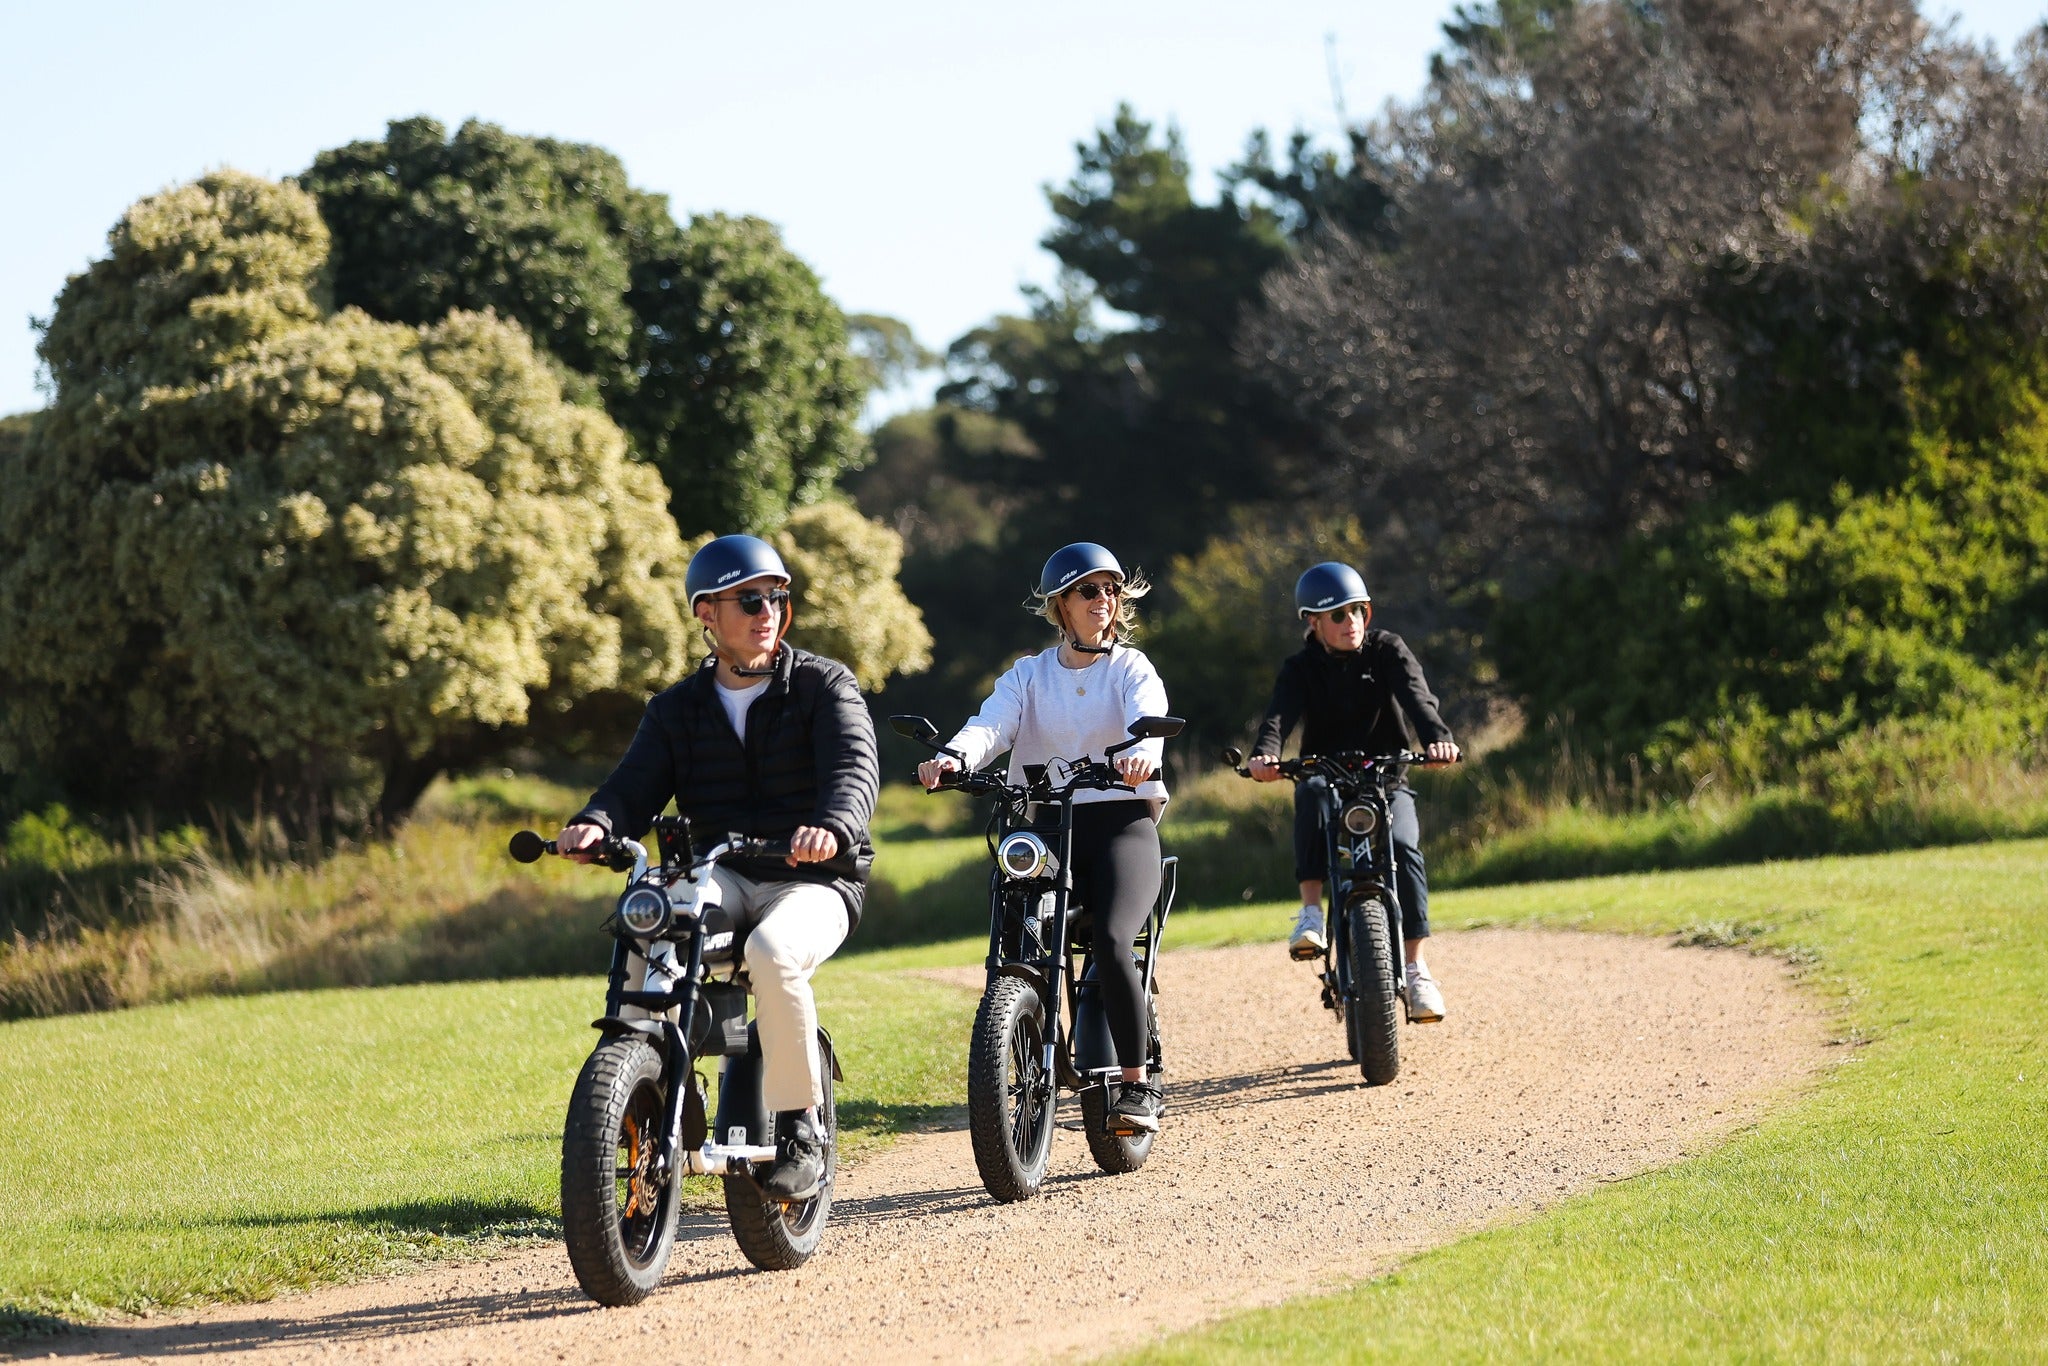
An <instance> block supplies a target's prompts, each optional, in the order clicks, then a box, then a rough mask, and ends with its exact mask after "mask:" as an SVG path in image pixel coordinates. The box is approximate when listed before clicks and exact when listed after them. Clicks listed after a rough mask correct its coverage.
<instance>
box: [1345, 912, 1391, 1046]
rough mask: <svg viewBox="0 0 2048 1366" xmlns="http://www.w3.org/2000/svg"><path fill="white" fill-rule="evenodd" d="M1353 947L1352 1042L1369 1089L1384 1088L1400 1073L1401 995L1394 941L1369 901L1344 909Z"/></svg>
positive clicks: (1384, 919) (1381, 915) (1384, 915)
mask: <svg viewBox="0 0 2048 1366" xmlns="http://www.w3.org/2000/svg"><path fill="white" fill-rule="evenodd" d="M1344 914H1345V915H1346V916H1347V917H1349V924H1348V925H1347V926H1346V927H1345V928H1346V930H1347V932H1348V936H1347V937H1348V938H1349V939H1350V941H1351V943H1350V946H1349V952H1350V954H1351V989H1352V990H1353V991H1354V992H1355V993H1356V994H1357V998H1356V999H1355V1000H1354V1001H1352V1002H1351V1022H1352V1023H1351V1029H1352V1033H1351V1039H1352V1042H1353V1044H1354V1045H1355V1046H1356V1047H1355V1056H1356V1058H1357V1060H1358V1070H1359V1071H1360V1072H1361V1073H1363V1074H1364V1075H1365V1084H1366V1085H1367V1086H1385V1085H1386V1084H1387V1083H1388V1082H1390V1081H1392V1080H1393V1079H1394V1078H1395V1077H1397V1076H1399V1075H1400V1072H1401V1035H1400V1032H1399V1030H1400V1026H1399V1021H1398V1019H1397V1016H1398V1013H1399V1011H1398V1006H1399V1004H1400V1003H1399V1001H1398V1000H1397V999H1396V998H1397V997H1398V996H1399V994H1400V993H1399V992H1398V991H1397V990H1396V988H1395V985H1394V942H1393V936H1392V934H1390V933H1389V931H1388V929H1387V908H1386V906H1385V905H1384V904H1383V903H1381V902H1379V901H1373V900H1361V901H1354V902H1352V903H1351V905H1350V906H1348V907H1347V908H1345V911H1344Z"/></svg>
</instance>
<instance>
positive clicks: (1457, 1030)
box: [30, 930, 1826, 1363]
mask: <svg viewBox="0 0 2048 1366" xmlns="http://www.w3.org/2000/svg"><path fill="white" fill-rule="evenodd" d="M1429 956H1430V961H1431V965H1432V967H1433V968H1434V969H1435V972H1436V975H1437V977H1438V979H1439V980H1440V981H1441V982H1443V984H1444V989H1445V994H1446V996H1447V997H1448V998H1449V1004H1450V1015H1449V1018H1448V1019H1447V1020H1445V1021H1444V1022H1443V1023H1442V1024H1438V1025H1430V1026H1423V1027H1404V1030H1403V1034H1402V1040H1401V1048H1402V1069H1401V1077H1400V1080H1398V1081H1397V1082H1395V1083H1394V1084H1393V1085H1391V1086H1387V1087H1383V1088H1379V1089H1375V1090H1367V1089H1366V1088H1364V1087H1363V1086H1361V1085H1359V1084H1358V1077H1357V1073H1356V1071H1355V1070H1354V1069H1353V1068H1352V1067H1351V1066H1350V1065H1349V1064H1348V1063H1347V1064H1344V1065H1341V1066H1340V1065H1339V1063H1338V1061H1337V1060H1338V1059H1340V1058H1341V1057H1342V1056H1343V1039H1342V1035H1341V1032H1340V1030H1339V1029H1338V1028H1337V1026H1336V1024H1335V1023H1334V1021H1333V1019H1332V1018H1331V1017H1330V1016H1329V1015H1328V1014H1326V1013H1325V1012H1324V1011H1323V1010H1322V1009H1321V1008H1320V1006H1318V1005H1317V1004H1316V1002H1315V995H1314V992H1313V991H1312V989H1311V987H1310V979H1309V975H1308V970H1307V969H1305V968H1302V967H1300V966H1296V965H1292V964H1289V963H1287V962H1285V961H1284V959H1283V958H1282V950H1281V948H1280V946H1279V945H1278V944H1272V945H1260V946H1256V947H1248V948H1232V949H1211V950H1192V951H1188V952H1183V953H1172V954H1169V955H1168V956H1167V958H1166V960H1165V961H1164V962H1163V964H1162V965H1161V969H1160V984H1161V988H1162V996H1161V1010H1162V1016H1163V1019H1162V1028H1163V1030H1164V1034H1165V1038H1166V1047H1167V1066H1168V1075H1167V1104H1168V1111H1167V1118H1166V1124H1165V1128H1164V1130H1163V1132H1162V1134H1161V1137H1160V1140H1159V1142H1158V1143H1157V1145H1156V1146H1155V1147H1154V1149H1153V1155H1152V1159H1151V1161H1150V1162H1149V1163H1148V1164H1147V1165H1146V1166H1145V1167H1144V1169H1143V1170H1141V1171H1139V1172H1137V1173H1135V1174H1133V1175H1130V1176H1123V1177H1105V1176H1101V1175H1099V1174H1098V1173H1097V1172H1096V1171H1095V1169H1094V1166H1093V1164H1092V1163H1091V1162H1090V1160H1089V1157H1088V1152H1087V1147H1086V1145H1085V1143H1084V1142H1083V1141H1082V1138H1081V1135H1080V1134H1078V1133H1073V1132H1064V1131H1063V1132H1061V1133H1059V1134H1058V1135H1057V1136H1056V1138H1055V1141H1054V1145H1053V1176H1052V1178H1051V1179H1050V1181H1049V1182H1048V1185H1047V1188H1046V1190H1045V1191H1044V1192H1043V1193H1042V1194H1041V1195H1040V1196H1039V1197H1038V1198H1037V1199H1035V1200H1031V1201H1027V1202H1025V1203H1023V1204H1020V1205H1008V1206H998V1205H996V1204H994V1203H993V1202H991V1201H990V1200H989V1199H988V1197H987V1196H986V1195H985V1194H984V1193H983V1192H982V1189H981V1185H980V1182H979V1180H978V1179H977V1177H976V1176H975V1172H974V1159H973V1156H972V1154H971V1153H970V1152H969V1149H968V1143H967V1135H966V1133H965V1132H964V1131H950V1132H944V1133H934V1134H927V1135H920V1136H916V1137H912V1138H907V1139H905V1140H903V1141H901V1142H899V1143H897V1144H895V1145H894V1146H892V1147H891V1148H889V1149H888V1150H887V1151H886V1152H884V1153H882V1154H880V1155H879V1156H877V1157H875V1158H873V1159H871V1160H869V1161H867V1162H865V1163H863V1164H861V1165H860V1166H859V1167H858V1168H852V1169H848V1170H847V1171H846V1172H845V1173H844V1174H843V1175H842V1177H841V1180H840V1188H839V1200H838V1203H837V1205H836V1206H835V1208H834V1209H833V1213H832V1224H831V1227H830V1229H829V1230H828V1231H827V1233H826V1241H825V1246H824V1247H823V1249H821V1251H820V1252H819V1254H818V1256H817V1257H816V1258H815V1259H814V1260H813V1261H812V1262H811V1264H810V1265H809V1266H807V1267H805V1268H803V1269H802V1270H800V1271H796V1272H792V1273H785V1274H781V1275H768V1274H762V1273H756V1272H752V1271H751V1270H750V1269H749V1268H748V1267H747V1264H746V1263H745V1261H744V1260H743V1259H742V1258H741V1256H740V1254H739V1250H738V1249H737V1248H736V1247H735V1246H734V1245H733V1242H732V1239H731V1237H730V1235H729V1234H728V1233H727V1231H726V1229H725V1226H724V1223H723V1221H722V1220H721V1219H719V1218H715V1217H712V1216H710V1215H708V1214H707V1215H692V1214H686V1215H685V1216H684V1219H685V1223H684V1227H683V1231H682V1234H681V1237H680V1240H679V1244H678V1247H677V1250H676V1255H675V1258H674V1260H673V1261H672V1262H671V1263H670V1266H669V1272H668V1279H667V1283H666V1284H665V1286H664V1287H663V1289H662V1290H661V1292H660V1293H658V1294H657V1295H655V1296H654V1297H653V1298H652V1299H651V1300H649V1301H648V1302H647V1303H646V1304H644V1305H641V1306H639V1307H638V1308H635V1309H625V1310H601V1309H598V1308H596V1307H594V1306H593V1305H591V1304H590V1303H589V1302H588V1301H586V1300H585V1299H584V1298H583V1297H582V1295H581V1293H580V1292H579V1291H578V1290H577V1289H576V1286H575V1283H574V1281H573V1280H572V1279H571V1277H570V1274H569V1267H568V1263H567V1260H566V1258H565V1257H564V1256H563V1255H562V1253H561V1250H560V1249H559V1248H555V1247H548V1248H541V1249H537V1250H533V1251H528V1252H522V1253H519V1254H517V1255H514V1256H511V1257H507V1258H504V1259H502V1260H498V1261H493V1262H483V1263H474V1262H473V1263H458V1264H451V1265H447V1266H442V1267H437V1268H435V1269H433V1270H430V1271H427V1272H425V1273H421V1274H416V1275H411V1276H407V1277H402V1278H392V1279H386V1280H381V1281H372V1282H368V1283H364V1284H360V1285H353V1286H343V1287H337V1288H333V1289H327V1290H319V1291H313V1292H309V1293H306V1294H300V1295H294V1296H289V1297H286V1298H283V1299H279V1300H277V1301H274V1302H272V1303H269V1304H264V1305H256V1306H249V1305H237V1306H227V1307H220V1308H215V1309H211V1310H207V1311H203V1312H201V1313H198V1314H195V1315H191V1316H187V1317H182V1318H179V1319H176V1320H168V1321H167V1320H161V1319H160V1320H154V1321H149V1322H139V1323H132V1324H128V1325H125V1326H119V1327H110V1328H103V1329H97V1330H93V1331H91V1332H84V1333H79V1334H75V1335H71V1336H69V1337H67V1338H63V1339H58V1340H56V1341H54V1342H51V1343H49V1344H47V1345H44V1344H37V1345H36V1346H35V1347H32V1348H31V1349H30V1350H31V1351H41V1350H53V1351H54V1352H55V1353H56V1354H59V1355H63V1356H70V1357H79V1358H84V1359H88V1360H124V1359H128V1360H132V1359H136V1358H149V1357H162V1358H168V1359H174V1360H180V1361H191V1360H206V1359H216V1358H218V1359H222V1360H234V1361H237V1362H248V1363H269V1362H274V1361H277V1362H282V1361H327V1360H332V1359H336V1358H346V1357H357V1356H369V1355H376V1356H382V1357H386V1358H387V1359H393V1360H405V1361H409V1362H410V1361H432V1362H469V1361H493V1362H515V1361H516V1362H527V1361H542V1362H547V1361H558V1360H559V1361H593V1362H597V1361H603V1362H620V1361H626V1360H631V1359H635V1358H636V1357H645V1356H646V1355H647V1349H649V1348H650V1347H652V1348H654V1349H655V1350H656V1351H657V1352H658V1354H659V1356H660V1358H661V1359H664V1360H685V1361H687V1360H693V1359H695V1360H705V1361H716V1362H721V1363H741V1362H751V1361H760V1362H779V1361H782V1360H785V1359H786V1358H788V1357H790V1356H792V1355H794V1354H795V1353H796V1352H797V1351H798V1350H802V1351H803V1352H804V1354H805V1356H806V1358H807V1359H813V1360H820V1361H889V1362H892V1363H895V1362H905V1361H924V1360H964V1359H969V1358H972V1359H976V1360H986V1359H1006V1360H1016V1359H1028V1358H1037V1357H1044V1356H1048V1355H1082V1356H1093V1355H1096V1354H1098V1353H1101V1352H1103V1351H1105V1350H1107V1349H1109V1348H1111V1347H1113V1346H1116V1345H1118V1344H1123V1343H1130V1342H1140V1341H1145V1340H1149V1339H1152V1338H1155V1337H1158V1336H1160V1335H1162V1334H1163V1333H1166V1332H1169V1331H1172V1330H1174V1329H1178V1328H1181V1327H1185V1326H1187V1325H1189V1324H1193V1323H1196V1322H1199V1321H1201V1320H1205V1319H1212V1318H1216V1317H1219V1316H1222V1315H1225V1314H1228V1313H1231V1312H1233V1311H1236V1310H1240V1309H1244V1308H1248V1307H1251V1306H1255V1305H1264V1304H1271V1303H1274V1302H1276V1301H1279V1300H1282V1299H1286V1298H1288V1297H1290V1296H1294V1295H1298V1294H1301V1293H1304V1292H1307V1291H1311V1290H1314V1289H1317V1288H1319V1287H1326V1286H1332V1285H1336V1284H1339V1283H1342V1282H1344V1281H1348V1280H1353V1279H1356V1278H1358V1277H1360V1276H1363V1275H1366V1274H1368V1273H1370V1272H1372V1271H1374V1270H1375V1269H1377V1268H1381V1267H1384V1266H1385V1265H1386V1264H1387V1263H1388V1262H1389V1261H1391V1260H1392V1259H1394V1258H1396V1257H1398V1256H1400V1255H1402V1254H1404V1253H1407V1252H1411V1251H1413V1250H1415V1249H1418V1248H1422V1247H1425V1246H1428V1245H1430V1244H1433V1243H1438V1242H1442V1241H1445V1240H1447V1239H1449V1238H1452V1237H1455V1236H1456V1235H1458V1234H1460V1233H1463V1232H1466V1231H1469V1230H1471V1229H1474V1228H1477V1227H1479V1226H1481V1225H1483V1224H1486V1223H1489V1222H1493V1221H1497V1220H1499V1219H1500V1218H1501V1217H1503V1216H1504V1215H1508V1214H1510V1213H1514V1212H1521V1211H1528V1210H1532V1209H1536V1208H1540V1207H1541V1206H1543V1205H1546V1204H1548V1203H1550V1202H1552V1201H1555V1200H1559V1199H1562V1198H1564V1197H1565V1196H1566V1195H1568V1194H1570V1193H1572V1192H1574V1191H1581V1190H1585V1189H1587V1188H1588V1187H1591V1186H1592V1185H1594V1184H1596V1183H1598V1182H1601V1181H1608V1180H1613V1179H1616V1178H1618V1177H1622V1176H1626V1175H1628V1174H1630V1173H1632V1172H1637V1171H1641V1170H1643V1169H1645V1168H1648V1167H1653V1166H1657V1165H1660V1164H1664V1163H1669V1162H1671V1161H1673V1160H1675V1159H1677V1158H1678V1157H1680V1156H1682V1155H1683V1154H1685V1153H1686V1152H1689V1151H1695V1150H1697V1149H1698V1148H1699V1147H1700V1146H1702V1145H1703V1144H1705V1143H1707V1142H1709V1141H1711V1140H1712V1139H1714V1138H1715V1137H1717V1136H1719V1135H1723V1134H1725V1133H1727V1132H1728V1131H1729V1130H1731V1129H1733V1128H1735V1127H1736V1126H1738V1125H1739V1124H1741V1123H1742V1122H1743V1121H1745V1120H1746V1119H1749V1118H1752V1117H1753V1116H1754V1115H1755V1114H1756V1113H1757V1111H1758V1110H1759V1109H1760V1108H1761V1107H1762V1105H1763V1104H1764V1103H1766V1102H1767V1101H1768V1100H1770V1099H1771V1098H1772V1097H1774V1096H1782V1095H1783V1094H1784V1093H1785V1092H1787V1091H1788V1089H1790V1088H1792V1087H1794V1086H1796V1085H1797V1084H1798V1083H1799V1082H1801V1081H1802V1080H1803V1079H1806V1078H1808V1077H1811V1076H1812V1075H1813V1074H1814V1073H1815V1072H1816V1071H1817V1070H1818V1069H1819V1068H1820V1066H1821V1060H1822V1048H1823V1044H1824V1040H1825V1034H1826V1030H1825V1026H1824V1024H1823V1022H1822V1021H1821V1019H1820V1017H1819V1015H1818V1013H1817V1011H1815V1010H1814V1009H1813V1007H1812V1006H1811V1004H1810V1003H1809V1002H1807V1001H1805V1000H1803V999H1802V998H1801V997H1800V996H1799V995H1798V994H1797V993H1795V992H1794V991H1793V990H1792V989H1791V987H1790V985H1789V983H1788V981H1787V979H1786V975H1785V973H1784V971H1783V970H1782V969H1781V968H1780V967H1779V966H1778V965H1777V964H1776V963H1774V962H1772V961H1770V960H1768V959H1762V958H1756V957H1751V956H1749V955H1746V954H1742V953H1738V952H1733V951H1728V950H1701V949H1674V948H1670V947H1667V946H1665V945H1664V944H1662V943H1660V942H1657V941H1654V940H1642V939H1624V938H1616V937H1610V936H1604V935H1586V934H1559V933H1542V932H1528V931H1509V930H1480V931H1471V932H1466V933H1459V934H1445V935H1440V936H1438V937H1437V938H1435V939H1433V940H1431V941H1430V955H1429ZM953 976H954V977H955V978H956V980H959V981H961V982H962V984H963V985H964V986H966V987H967V988H968V989H976V988H977V987H978V982H979V972H978V970H976V971H973V972H969V973H963V974H953ZM1253 992H1256V993H1257V995H1256V997H1255V998H1254V997H1253V996H1252V995H1251V993H1253ZM1248 1006H1249V1007H1250V1008H1247V1007H1248ZM849 1065H850V1066H851V1067H853V1068H855V1069H857V1068H858V1066H859V1063H858V1060H849ZM565 1084H566V1082H565ZM766 1324H777V1325H780V1327H779V1328H775V1329H768V1328H764V1327H762V1326H761V1325H766ZM656 1344H659V1345H658V1347H657V1346H656Z"/></svg>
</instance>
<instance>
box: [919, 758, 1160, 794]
mask: <svg viewBox="0 0 2048 1366" xmlns="http://www.w3.org/2000/svg"><path fill="white" fill-rule="evenodd" d="M1088 788H1096V789H1099V790H1101V791H1104V792H1107V791H1111V790H1113V789H1115V790H1121V791H1124V792H1136V791H1137V790H1138V789H1137V788H1135V787H1132V786H1131V785H1130V784H1129V783H1127V782H1125V781H1124V780H1123V779H1122V777H1121V776H1120V775H1119V774H1118V773H1117V771H1116V769H1114V768H1112V767H1111V766H1110V765H1108V764H1106V763H1103V762H1102V761H1101V760H1099V759H1090V760H1087V761H1086V762H1083V763H1078V764H1076V765H1075V766H1074V770H1073V773H1072V774H1071V775H1070V776H1069V777H1068V779H1067V781H1066V782H1065V783H1063V784H1061V785H1060V786H1059V787H1056V788H1050V787H1049V788H1046V789H1043V790H1040V789H1034V788H1032V787H1029V786H1027V785H1025V784H1022V783H1010V782H1006V781H1004V780H1003V779H1002V778H1001V777H1000V776H998V775H997V774H994V773H973V772H969V771H967V770H965V769H947V770H945V771H943V772H942V773H940V774H939V780H938V782H936V783H934V784H933V785H932V786H930V787H928V788H926V789H925V793H926V795H928V796H929V795H930V794H932V793H935V792H965V793H966V794H967V795H968V796H970V797H979V796H981V795H983V794H984V793H989V792H1003V793H1008V794H1009V795H1011V796H1013V797H1017V798H1021V799H1026V800H1035V801H1058V800H1060V799H1061V798H1063V797H1066V796H1069V795H1071V794H1073V793H1075V792H1080V791H1084V790H1086V789H1088Z"/></svg>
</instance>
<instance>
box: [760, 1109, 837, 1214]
mask: <svg viewBox="0 0 2048 1366" xmlns="http://www.w3.org/2000/svg"><path fill="white" fill-rule="evenodd" d="M775 1152H776V1160H775V1166H774V1168H773V1169H772V1170H770V1171H769V1173H768V1179H767V1180H765V1181H763V1182H762V1183H761V1185H762V1188H763V1189H765V1190H766V1191H767V1192H768V1194H769V1195H771V1196H773V1197H774V1198H775V1199H777V1200H785V1201H796V1200H808V1199H810V1198H811V1197H812V1196H814V1195H816V1194H817V1193H818V1188H819V1187H820V1186H822V1185H824V1184H825V1136H824V1135H823V1134H822V1133H820V1132H819V1131H818V1126H817V1124H816V1123H814V1122H813V1121H812V1119H811V1117H810V1115H809V1113H808V1112H806V1111H803V1110H780V1111H777V1112H776V1115H775Z"/></svg>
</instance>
